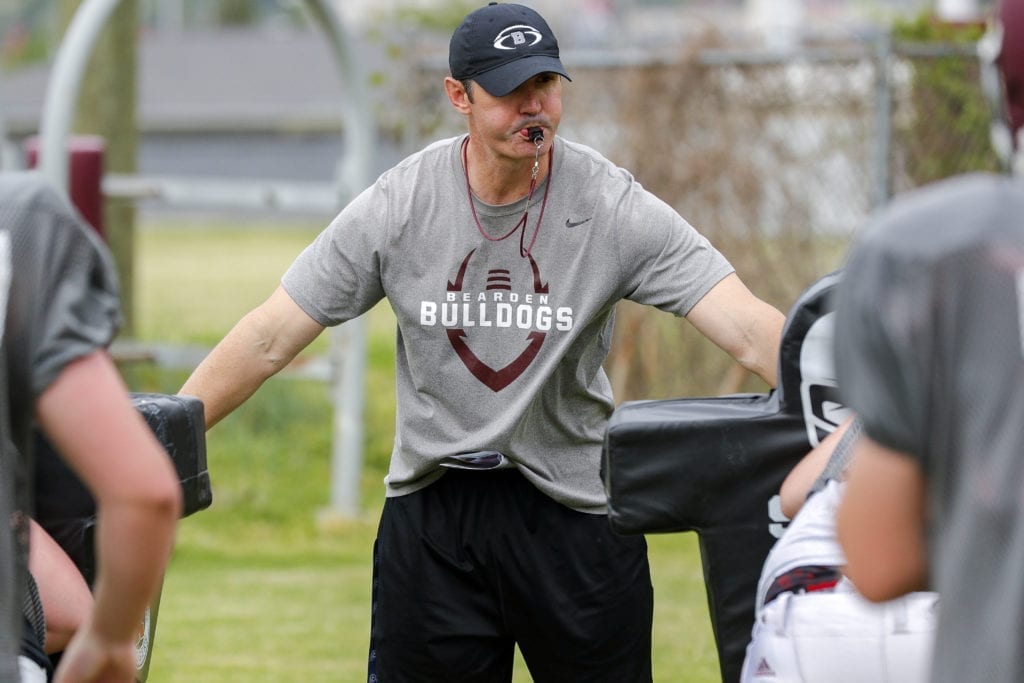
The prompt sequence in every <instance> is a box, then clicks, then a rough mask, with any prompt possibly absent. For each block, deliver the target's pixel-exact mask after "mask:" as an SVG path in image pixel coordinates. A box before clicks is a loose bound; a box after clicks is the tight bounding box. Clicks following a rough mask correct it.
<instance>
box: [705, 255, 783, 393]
mask: <svg viewBox="0 0 1024 683" xmlns="http://www.w3.org/2000/svg"><path fill="white" fill-rule="evenodd" d="M686 319H687V320H689V321H690V322H691V323H693V326H694V327H696V328H697V329H698V330H700V332H701V334H703V335H704V336H705V337H707V338H708V339H710V340H711V341H712V342H714V343H715V344H716V345H717V346H719V347H720V348H721V349H723V350H724V351H725V352H726V353H728V354H729V355H730V356H732V357H733V358H735V359H736V361H737V362H739V364H740V365H742V366H743V367H744V368H746V369H747V370H749V371H750V372H753V373H754V374H756V375H757V376H759V377H760V378H761V379H763V380H764V381H765V382H767V383H768V385H769V386H771V387H774V386H776V384H777V381H778V380H777V377H776V374H777V372H778V363H779V343H780V342H781V339H782V328H783V325H784V324H785V322H786V317H785V316H784V315H783V314H782V313H781V312H780V311H779V310H778V309H776V308H775V307H774V306H771V305H770V304H768V303H766V302H764V301H762V300H761V299H758V298H757V297H756V296H754V294H753V293H752V292H751V291H750V290H749V289H747V286H746V285H745V284H743V281H742V280H740V278H739V276H738V275H736V274H735V273H732V274H730V275H727V276H726V277H725V278H723V279H722V280H721V281H720V282H719V283H718V284H716V285H715V286H714V287H712V288H711V289H710V290H709V291H708V293H707V294H705V295H704V297H703V298H702V299H701V300H700V301H698V302H697V304H696V305H695V306H694V307H693V308H692V309H690V312H689V313H687V314H686Z"/></svg>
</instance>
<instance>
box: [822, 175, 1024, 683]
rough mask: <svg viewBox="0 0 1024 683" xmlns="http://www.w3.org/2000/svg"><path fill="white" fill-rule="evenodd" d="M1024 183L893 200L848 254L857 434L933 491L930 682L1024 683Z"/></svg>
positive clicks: (850, 397)
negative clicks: (936, 614)
mask: <svg viewBox="0 0 1024 683" xmlns="http://www.w3.org/2000/svg"><path fill="white" fill-rule="evenodd" d="M1022 313H1024V185H1022V184H1021V182H1020V180H1012V179H1008V178H1004V177H996V176H988V175H981V174H978V175H971V176H967V177H962V178H958V179H955V180H949V181H944V182H942V183H938V184H936V185H933V186H931V187H929V188H927V189H923V190H919V191H917V192H914V193H912V194H909V195H907V196H905V197H904V198H902V199H897V200H896V201H894V202H893V203H892V205H891V207H890V208H888V209H887V210H886V211H885V212H883V213H882V215H881V216H880V217H879V218H878V219H877V220H875V221H874V223H873V225H872V226H871V227H870V229H869V230H868V231H867V232H866V233H865V234H864V235H863V237H862V239H861V240H860V241H859V243H858V245H857V246H856V248H855V249H854V250H853V252H852V253H851V256H850V259H849V263H848V266H847V268H846V274H845V276H844V280H843V283H842V285H841V286H840V293H839V299H838V302H837V318H836V340H837V343H836V365H837V371H838V377H839V387H840V391H841V392H842V394H843V396H844V398H845V400H846V402H847V404H848V405H849V406H850V407H851V408H852V409H853V410H854V411H855V412H856V413H857V414H858V415H859V416H860V418H861V419H862V420H863V422H864V432H865V433H866V434H867V435H868V436H870V437H871V438H872V439H874V440H875V441H878V442H879V443H881V444H882V445H884V446H887V447H889V448H893V449H896V450H901V451H905V452H908V453H910V454H911V455H912V457H914V458H916V459H918V460H919V461H920V463H921V466H922V468H923V471H924V473H925V476H926V477H927V481H928V495H929V506H928V525H929V528H928V537H929V553H930V569H931V580H932V583H933V586H934V588H935V589H936V590H938V592H939V594H940V596H941V600H942V608H941V610H940V619H939V627H938V634H937V642H936V646H935V653H936V655H935V662H934V665H933V667H932V672H933V673H932V676H933V678H932V680H934V681H938V682H943V681H950V682H954V681H955V682H956V683H962V682H963V681H986V682H987V683H991V682H996V681H1007V682H1010V681H1013V682H1018V681H1022V680H1024V649H1022V648H1021V647H1020V633H1021V620H1022V616H1024V580H1022V579H1021V571H1022V567H1024V497H1022V491H1024V457H1021V456H1022V448H1024V315H1022Z"/></svg>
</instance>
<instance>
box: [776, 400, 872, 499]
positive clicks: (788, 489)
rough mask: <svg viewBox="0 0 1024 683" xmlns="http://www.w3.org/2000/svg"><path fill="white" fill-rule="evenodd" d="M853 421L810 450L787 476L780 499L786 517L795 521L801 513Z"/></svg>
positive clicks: (849, 421) (781, 489)
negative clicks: (796, 516) (808, 495)
mask: <svg viewBox="0 0 1024 683" xmlns="http://www.w3.org/2000/svg"><path fill="white" fill-rule="evenodd" d="M853 420H854V418H853V416H851V417H848V418H846V420H844V421H843V422H842V424H840V425H839V426H838V427H836V428H835V430H833V431H832V433H831V434H829V435H828V436H826V437H825V438H824V439H822V440H821V442H820V443H819V444H818V445H817V446H815V447H814V448H812V449H811V450H809V451H808V452H807V455H805V456H804V457H803V458H801V460H800V462H798V463H797V464H796V466H795V467H794V468H793V469H792V470H790V471H789V474H787V475H786V479H785V480H784V481H783V482H782V487H781V488H780V489H779V499H780V503H781V506H782V513H783V514H784V515H786V516H787V517H789V518H790V519H793V517H794V516H795V515H796V513H797V512H799V511H800V508H802V507H803V505H804V501H806V500H807V494H808V493H809V492H810V490H811V486H813V485H814V482H815V481H816V480H817V479H818V476H819V475H820V474H821V473H822V472H823V471H824V469H825V465H826V464H827V463H828V461H829V458H831V457H832V453H833V451H835V449H836V444H838V443H839V440H840V439H841V438H842V437H843V434H845V433H846V430H847V429H849V427H850V424H851V423H852V422H853Z"/></svg>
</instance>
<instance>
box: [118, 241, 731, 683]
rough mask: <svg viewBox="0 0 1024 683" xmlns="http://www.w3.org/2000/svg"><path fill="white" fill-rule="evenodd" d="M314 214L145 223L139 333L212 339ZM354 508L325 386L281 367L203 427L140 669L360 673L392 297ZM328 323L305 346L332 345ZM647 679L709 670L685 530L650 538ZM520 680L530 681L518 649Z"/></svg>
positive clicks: (692, 677)
mask: <svg viewBox="0 0 1024 683" xmlns="http://www.w3.org/2000/svg"><path fill="white" fill-rule="evenodd" d="M317 229H318V226H316V225H311V224H298V225H296V224H292V225H287V226H281V227H278V228H274V227H273V226H266V225H263V226H259V227H258V228H257V229H248V230H246V229H243V228H241V227H239V226H235V225H232V224H228V223H225V224H223V225H212V226H206V225H198V224H186V225H180V224H171V223H151V224H146V225H144V226H142V227H141V229H140V232H139V235H138V242H137V244H138V252H137V255H136V263H137V269H138V270H137V273H136V281H137V287H138V291H137V293H136V296H137V300H138V302H139V310H138V311H136V314H137V318H136V319H137V321H138V336H139V337H140V338H142V339H145V340H150V341H162V342H175V343H188V344H202V345H207V346H208V345H212V344H213V343H215V342H216V341H217V340H218V339H219V338H220V337H221V336H223V334H224V333H226V332H227V331H228V329H229V328H230V327H231V326H232V325H233V324H234V323H235V322H236V321H237V319H238V318H239V317H241V316H242V315H243V314H244V313H245V312H246V311H248V310H249V309H250V308H251V307H253V306H255V305H256V304H258V303H259V302H261V301H263V300H264V299H265V298H266V297H267V296H268V295H269V294H270V292H271V291H272V290H273V288H274V287H275V286H276V285H277V282H278V279H279V278H280V275H281V273H282V272H283V271H284V269H285V268H286V267H287V265H288V263H290V262H291V260H292V259H293V258H294V257H295V255H296V254H298V252H299V251H300V250H301V249H302V248H303V246H305V244H306V243H308V241H309V240H310V239H311V238H312V237H313V235H314V234H315V232H316V230H317ZM367 329H368V350H369V351H368V368H367V383H368V386H369V387H370V390H369V391H368V392H367V404H366V409H365V417H366V421H365V425H364V430H365V433H366V441H365V446H364V448H365V452H364V458H365V468H364V472H363V477H362V482H361V484H362V486H361V493H362V501H363V507H362V512H361V515H360V516H359V518H358V519H352V520H344V521H340V522H339V521H338V520H334V521H333V522H332V523H329V524H325V523H322V521H321V520H322V519H323V515H322V513H323V512H324V510H325V508H326V506H327V504H328V502H329V495H330V491H329V485H330V484H329V474H330V435H331V430H330V420H331V406H330V402H329V394H328V388H327V386H326V385H325V384H322V383H319V382H316V381H311V380H296V379H286V378H274V379H271V380H270V381H269V382H267V384H266V385H264V387H263V388H261V389H260V390H259V391H258V392H257V393H256V395H255V396H254V397H253V398H252V399H250V400H249V401H248V402H247V403H246V404H244V405H243V406H242V407H241V408H239V409H238V410H237V411H236V412H235V413H234V414H232V415H231V416H230V417H228V418H227V419H225V420H224V421H223V422H222V423H221V424H219V425H218V426H217V427H216V428H214V429H213V430H211V431H210V433H209V434H208V435H207V451H208V461H209V467H210V473H211V477H212V480H213V491H214V503H213V506H212V507H211V508H209V509H208V510H204V511H202V512H200V513H198V514H196V515H193V516H192V517H189V518H187V519H185V520H183V521H182V523H181V525H180V527H179V532H178V539H177V544H176V549H175V553H174V557H173V559H172V561H171V565H170V568H169V570H168V574H167V577H166V579H165V582H164V587H163V595H162V597H161V603H160V612H159V616H158V628H157V632H156V641H155V646H154V654H153V661H152V665H151V670H150V677H149V680H150V681H153V682H155V683H164V682H170V683H178V682H188V683H222V682H224V681H246V682H247V683H261V682H266V683H280V682H282V681H289V682H290V681H359V680H365V673H366V654H367V647H368V632H369V615H370V609H369V607H370V556H371V549H372V545H373V538H374V534H375V527H376V522H377V518H378V516H379V514H380V506H381V504H382V502H383V483H382V479H383V477H384V473H385V470H386V466H387V459H388V455H389V453H390V448H391V440H392V438H393V433H394V399H393V395H394V371H393V362H394V330H393V318H392V317H391V312H390V309H389V308H387V306H386V305H382V306H379V307H377V308H376V309H374V310H373V311H372V312H371V313H370V315H369V323H368V325H367ZM326 336H327V335H324V338H323V339H320V340H318V341H317V342H316V343H315V344H314V345H313V347H311V349H310V353H323V352H324V351H325V350H326ZM125 374H126V378H127V379H128V381H129V384H130V386H131V387H132V389H134V390H137V391H160V392H166V393H173V392H175V391H177V389H178V388H179V387H180V386H181V384H182V382H183V381H184V379H185V377H186V376H187V372H186V371H171V370H160V369H156V368H152V367H147V366H131V367H126V368H125ZM648 541H649V544H650V549H651V550H650V557H651V567H652V573H653V579H654V587H655V623H654V671H655V681H659V682H665V683H668V682H670V681H671V682H673V683H675V682H681V683H710V682H712V681H718V680H719V676H718V665H717V659H716V655H715V650H714V643H713V639H712V636H711V630H710V625H709V621H708V613H707V606H706V598H705V593H704V585H703V579H702V576H701V569H700V562H699V557H698V550H697V544H696V537H695V536H694V535H693V534H671V535H664V536H652V537H650V538H649V539H648ZM515 680H516V681H517V682H525V681H529V680H530V679H529V675H528V674H527V672H526V670H525V667H524V666H522V663H521V662H518V663H517V667H516V675H515Z"/></svg>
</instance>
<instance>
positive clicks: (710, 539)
mask: <svg viewBox="0 0 1024 683" xmlns="http://www.w3.org/2000/svg"><path fill="white" fill-rule="evenodd" d="M838 279H839V275H838V274H837V273H833V274H830V275H828V276H826V277H824V278H822V279H821V280H819V281H818V282H817V283H815V284H814V285H812V286H811V287H810V288H809V289H808V290H807V291H805V292H804V293H803V294H802V295H801V296H800V298H799V299H798V300H797V302H796V304H795V305H794V306H793V308H792V309H791V310H790V313H789V315H788V316H787V320H786V326H785V329H784V330H783V338H782V344H781V347H780V353H779V355H780V358H779V387H778V389H777V390H774V391H771V392H770V393H767V394H735V395H730V396H717V397H707V398H678V399H668V400H658V401H632V402H627V403H624V404H622V405H621V406H619V407H618V408H616V410H615V411H614V413H613V414H612V417H611V420H610V421H609V424H608V428H607V430H606V433H605V443H604V456H603V461H602V477H603V480H604V484H605V489H606V491H607V493H608V508H609V520H610V523H611V525H612V528H613V529H614V530H615V531H616V532H618V533H621V534H643V533H664V532H681V531H695V532H697V534H698V538H699V544H700V550H701V559H702V563H703V570H704V577H705V585H706V588H707V595H708V606H709V611H710V615H711V624H712V628H713V630H714V635H715V642H716V645H717V648H718V656H719V664H720V668H721V672H722V680H723V681H726V682H731V681H738V680H739V674H740V668H741V667H742V664H743V658H744V655H745V652H746V646H747V643H748V642H749V640H750V632H751V627H752V626H753V620H754V600H755V595H756V592H757V581H758V578H759V576H760V573H761V566H762V564H763V563H764V559H765V557H766V556H767V554H768V551H769V550H770V549H771V546H772V545H773V544H774V542H775V540H776V538H777V535H778V534H779V533H780V532H781V524H780V523H781V522H783V521H785V520H784V518H781V515H779V514H775V515H772V514H771V510H772V508H773V499H775V497H776V495H777V494H778V491H779V487H780V486H781V485H782V481H783V479H785V477H786V475H787V474H788V473H789V471H790V470H791V469H792V468H793V466H794V465H795V464H796V463H797V462H798V461H799V460H800V458H802V457H803V456H804V455H805V454H806V453H807V452H808V451H809V450H810V449H811V447H812V446H813V444H812V442H811V436H810V435H811V434H815V433H816V434H817V438H818V439H820V438H822V437H823V436H824V435H825V434H826V433H827V432H828V431H829V428H834V427H835V426H837V422H836V420H835V419H834V416H835V414H836V410H835V406H836V405H837V401H836V399H835V392H834V384H833V385H832V386H829V385H828V383H827V382H826V383H824V384H822V383H820V382H816V383H814V384H808V383H807V382H805V381H804V377H803V375H804V373H803V367H805V366H808V365H811V364H814V365H816V366H817V367H830V366H831V355H829V356H828V357H827V358H820V357H818V358H809V357H808V355H809V354H807V353H804V351H805V349H804V341H805V340H806V338H807V336H808V332H809V331H810V330H811V329H812V327H814V326H815V324H816V323H818V322H819V321H820V320H821V319H822V318H823V316H825V315H826V314H827V313H829V312H830V311H831V310H832V308H831V293H832V290H833V288H834V286H835V285H836V284H837V282H838ZM820 350H822V351H825V352H827V353H828V354H830V353H831V345H830V344H826V345H823V346H822V348H821V349H820ZM818 351H819V349H815V354H817V353H818ZM805 408H807V409H808V410H806V411H805ZM808 415H810V416H811V418H808V417H807V416H808Z"/></svg>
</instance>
